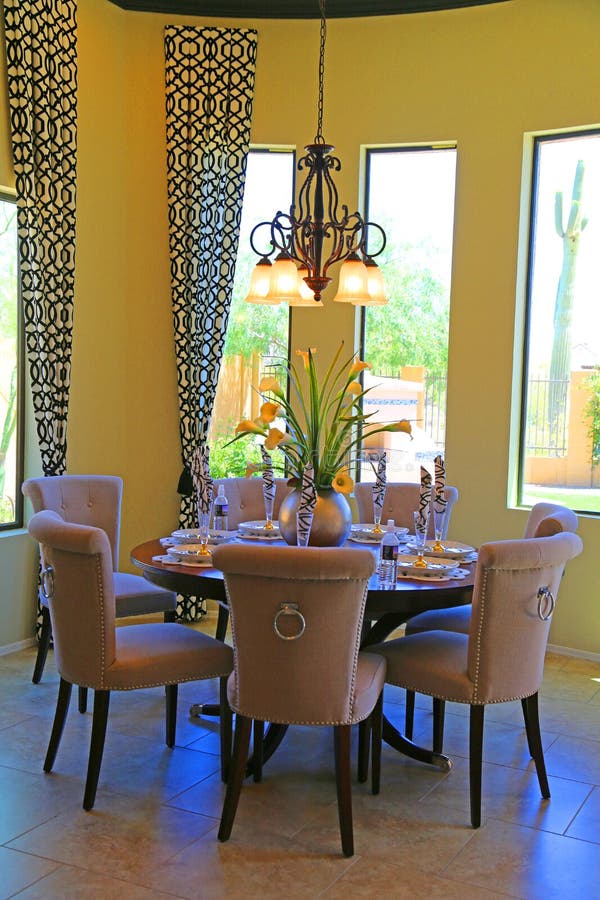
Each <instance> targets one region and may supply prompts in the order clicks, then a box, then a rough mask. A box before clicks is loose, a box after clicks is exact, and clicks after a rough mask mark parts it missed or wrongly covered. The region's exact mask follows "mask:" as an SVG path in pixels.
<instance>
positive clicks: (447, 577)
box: [398, 569, 469, 581]
mask: <svg viewBox="0 0 600 900" xmlns="http://www.w3.org/2000/svg"><path fill="white" fill-rule="evenodd" d="M426 571H427V570H426V569H419V572H426ZM468 574H469V570H468V569H452V570H451V571H450V572H444V573H443V574H438V575H435V574H431V575H425V574H416V573H414V572H405V571H403V570H401V569H399V570H398V579H399V580H401V581H404V580H405V579H410V580H411V581H462V579H463V578H466V577H467V575H468Z"/></svg>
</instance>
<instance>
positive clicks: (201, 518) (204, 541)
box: [198, 513, 210, 556]
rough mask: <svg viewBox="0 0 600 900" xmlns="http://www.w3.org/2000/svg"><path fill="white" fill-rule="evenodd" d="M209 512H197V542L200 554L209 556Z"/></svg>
mask: <svg viewBox="0 0 600 900" xmlns="http://www.w3.org/2000/svg"><path fill="white" fill-rule="evenodd" d="M209 525H210V513H198V542H199V544H200V556H210V550H209V549H208V537H209V533H210V532H209Z"/></svg>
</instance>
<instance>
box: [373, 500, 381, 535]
mask: <svg viewBox="0 0 600 900" xmlns="http://www.w3.org/2000/svg"><path fill="white" fill-rule="evenodd" d="M373 522H374V523H375V527H374V529H373V534H383V528H382V527H381V511H379V510H378V509H377V507H376V506H374V507H373Z"/></svg>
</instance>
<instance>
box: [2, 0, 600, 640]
mask: <svg viewBox="0 0 600 900" xmlns="http://www.w3.org/2000/svg"><path fill="white" fill-rule="evenodd" d="M79 7H80V9H79V57H80V63H79V66H80V68H79V82H80V87H79V188H78V190H79V193H78V245H77V296H76V314H75V315H76V318H75V334H74V358H73V387H72V403H71V415H70V420H69V457H68V463H69V470H70V471H71V472H86V471H98V472H117V473H119V474H121V475H122V476H123V477H124V479H125V497H124V507H125V512H124V520H123V531H122V561H124V560H125V559H126V558H127V553H128V550H129V548H131V547H132V546H133V545H134V544H135V543H136V542H138V541H141V540H143V539H144V538H146V537H148V536H150V535H154V534H157V533H159V532H162V533H164V532H166V531H168V530H170V529H171V528H172V527H173V525H174V523H175V521H176V512H177V496H176V494H175V487H176V483H177V477H178V474H179V467H180V461H179V442H178V426H177V408H176V390H175V389H176V378H175V364H174V356H173V350H172V328H171V319H170V308H169V302H170V300H169V270H168V253H167V215H166V209H167V207H166V190H165V148H164V100H163V94H164V90H163V44H162V29H163V26H164V24H166V23H178V22H179V23H188V24H202V23H207V24H208V23H210V24H216V25H221V24H223V25H227V24H229V25H242V26H244V25H245V26H254V27H256V28H257V29H258V32H259V49H258V63H257V80H256V94H255V103H254V121H253V127H252V140H253V142H255V143H275V144H277V143H278V144H296V145H297V146H298V147H300V148H301V147H302V146H303V144H305V143H307V142H309V141H311V140H312V138H313V136H314V133H315V126H316V63H317V52H318V23H317V22H268V21H264V22H263V21H259V22H254V23H253V22H250V21H247V20H238V21H233V20H228V21H223V20H217V19H211V20H206V19H205V20H202V19H200V18H192V17H176V16H175V17H174V16H164V15H158V14H141V13H131V12H125V11H122V10H120V9H118V8H117V7H114V6H112V5H111V4H109V3H108V2H104V0H80V3H79ZM599 45H600V6H599V5H598V3H597V0H569V2H568V3H565V2H564V0H511V2H507V3H500V4H497V5H496V4H494V5H491V6H483V7H479V8H475V9H470V10H467V9H464V10H453V11H446V12H438V13H430V14H413V15H404V16H392V17H382V18H372V19H348V20H332V21H330V22H329V29H328V42H327V59H326V85H325V123H324V124H325V128H324V131H325V136H326V138H327V139H328V140H331V141H332V142H333V143H335V145H336V150H337V152H338V153H339V155H340V157H341V159H342V163H343V170H342V173H341V176H340V178H339V179H338V185H339V188H340V194H341V196H342V197H343V199H344V200H345V201H346V202H347V203H348V204H349V205H351V206H352V207H355V206H356V205H358V203H359V183H358V174H357V173H358V168H359V161H360V146H361V145H364V144H384V143H403V142H404V143H409V142H410V143H413V142H419V141H442V140H444V141H446V140H456V141H457V143H458V153H459V158H458V176H457V177H458V182H457V194H456V226H455V244H454V266H453V288H452V312H451V329H450V361H449V409H448V433H447V469H448V476H449V480H450V481H451V483H453V484H456V485H457V486H458V487H459V489H460V492H461V497H460V502H459V504H458V505H457V507H456V508H455V513H454V517H453V533H454V534H455V535H456V537H460V538H462V539H464V540H467V541H471V542H473V543H476V544H479V543H481V542H482V541H485V540H489V539H493V538H505V537H512V536H516V535H518V534H519V533H521V532H522V530H523V527H524V524H525V520H526V517H527V513H526V511H523V510H511V509H508V508H507V481H508V473H509V440H510V399H511V391H512V379H513V341H514V330H515V308H516V307H515V296H516V270H517V231H518V224H519V208H520V180H521V165H522V154H523V134H524V132H526V131H535V130H542V129H554V128H565V127H576V126H579V125H587V124H592V123H597V122H598V121H599V120H600V107H599V106H598V97H599V96H600V67H599V66H598V61H597V60H598V55H597V48H598V46H599ZM294 76H296V77H294ZM0 102H1V101H0ZM1 111H2V108H1V106H0V112H1ZM0 166H1V157H0ZM0 178H4V175H3V173H2V172H1V171H0ZM354 328H355V323H354V319H353V311H352V310H349V309H345V308H342V309H339V308H338V307H337V306H336V307H335V308H334V307H333V304H331V303H330V304H329V305H328V306H327V309H326V310H325V311H324V312H323V313H322V314H317V313H312V314H311V312H306V311H297V312H296V313H295V314H294V324H293V332H294V334H293V344H294V346H299V345H301V346H306V345H307V344H312V345H318V346H319V349H320V350H322V351H327V350H328V349H330V348H333V347H334V346H335V345H337V342H338V340H339V338H340V337H344V338H345V339H346V341H347V342H348V345H349V346H350V345H351V343H352V340H353V337H354ZM481 372H485V373H486V375H487V377H486V379H482V378H480V377H478V378H477V379H475V378H474V377H473V376H474V373H481ZM580 530H581V534H582V537H583V539H584V542H585V554H584V556H583V557H582V558H581V559H579V560H577V561H575V562H574V563H573V564H571V565H570V566H569V569H568V572H567V575H566V578H565V581H564V584H563V588H562V595H561V602H560V603H559V608H558V610H557V613H556V616H555V621H554V624H553V630H552V635H551V640H552V642H553V643H555V644H560V645H564V646H567V647H572V648H577V649H579V650H583V651H589V652H593V653H600V613H599V612H598V610H597V604H596V602H595V599H596V598H595V593H596V592H595V590H594V576H595V562H596V553H597V552H598V546H599V537H598V536H599V532H600V523H599V522H598V521H597V520H596V519H593V518H582V520H581V529H580ZM19 540H25V539H24V538H21V539H19ZM15 541H17V538H14V539H12V540H11V541H6V540H5V539H2V538H0V564H2V563H4V565H8V566H9V567H10V568H12V569H13V570H14V568H15V563H14V560H16V566H19V565H21V559H20V558H19V559H16V557H14V556H13V549H12V547H13V545H14V542H15ZM9 554H10V555H9ZM3 568H4V566H3ZM13 581H14V579H13ZM0 591H2V595H1V596H0V622H3V621H7V620H8V619H9V618H10V617H9V616H8V615H7V610H9V608H12V609H15V608H17V606H18V607H19V608H21V607H22V604H23V603H24V602H25V601H24V600H23V599H22V598H21V597H20V596H17V593H18V592H17V593H15V592H14V591H13V593H12V594H11V595H10V596H8V597H7V596H6V594H5V591H6V588H5V586H4V585H0ZM22 618H23V617H22V616H21V615H20V614H19V615H15V616H14V617H12V618H11V622H12V621H14V623H15V624H14V628H12V631H11V632H10V633H6V635H4V633H3V639H2V640H0V644H5V643H10V642H11V641H17V640H19V639H21V638H23V637H25V636H26V634H27V631H26V629H24V628H23V623H22Z"/></svg>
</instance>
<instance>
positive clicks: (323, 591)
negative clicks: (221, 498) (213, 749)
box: [213, 544, 385, 856]
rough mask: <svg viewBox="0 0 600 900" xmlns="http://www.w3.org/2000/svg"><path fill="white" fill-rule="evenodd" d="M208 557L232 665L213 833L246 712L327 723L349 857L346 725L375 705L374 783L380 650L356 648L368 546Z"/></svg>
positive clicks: (235, 784)
mask: <svg viewBox="0 0 600 900" xmlns="http://www.w3.org/2000/svg"><path fill="white" fill-rule="evenodd" d="M213 560H214V564H215V566H217V568H219V569H222V570H223V572H224V574H225V585H226V590H227V597H228V601H229V604H230V608H231V622H232V633H233V648H234V672H233V673H232V675H231V676H230V677H229V681H228V697H229V703H230V705H231V708H232V709H233V710H234V712H236V713H237V718H236V728H235V741H234V751H233V761H232V765H231V767H230V776H229V781H228V784H227V794H226V797H225V803H224V806H223V815H222V818H221V826H220V829H219V840H221V841H226V840H228V838H229V836H230V834H231V829H232V827H233V820H234V818H235V813H236V810H237V805H238V801H239V796H240V791H241V787H242V781H243V778H244V773H245V768H246V757H247V754H248V745H249V740H250V730H251V725H252V720H255V722H256V721H258V722H265V721H268V722H271V723H280V724H284V725H285V724H298V725H333V726H334V737H335V741H334V743H335V769H336V783H337V794H338V810H339V818H340V830H341V835H342V849H343V852H344V854H345V855H346V856H351V855H352V853H353V852H354V849H353V836H352V796H351V787H350V729H351V726H352V725H353V724H355V723H357V722H360V721H362V720H363V719H365V718H367V717H368V716H370V715H371V713H373V711H374V710H375V712H374V721H373V734H374V747H373V758H374V759H373V792H374V793H377V792H378V790H379V759H380V757H379V753H380V750H381V691H382V687H383V681H384V676H385V666H382V665H380V660H381V657H378V656H374V655H373V654H370V653H359V645H360V632H361V626H362V621H363V614H364V608H365V600H366V590H367V583H368V579H369V577H370V575H371V574H372V573H373V570H374V568H375V557H374V556H373V554H372V553H370V552H369V551H368V550H361V551H357V550H347V549H337V548H335V549H334V548H327V549H323V548H312V547H308V548H298V547H271V548H269V547H248V546H243V545H235V544H228V545H223V546H220V547H217V548H216V549H215V550H214V551H213ZM257 733H258V735H259V736H260V734H261V729H259V730H258V732H257V729H256V727H255V746H254V763H255V766H258V768H259V772H258V778H259V779H260V766H261V753H262V750H261V746H262V742H261V741H260V738H259V747H258V753H257V746H256V744H257V741H256V735H257ZM377 747H378V748H379V753H378V750H377ZM256 774H257V773H256V768H255V776H256Z"/></svg>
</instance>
